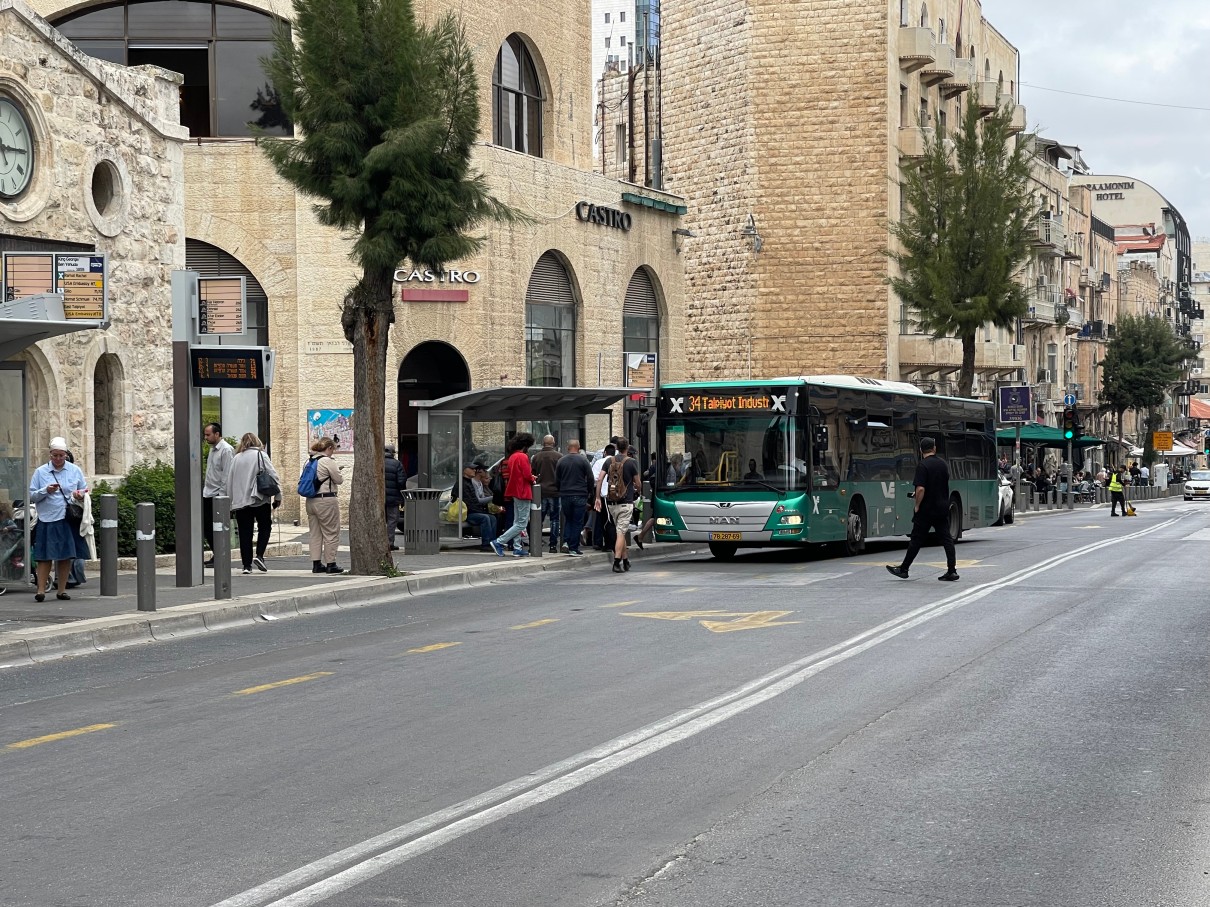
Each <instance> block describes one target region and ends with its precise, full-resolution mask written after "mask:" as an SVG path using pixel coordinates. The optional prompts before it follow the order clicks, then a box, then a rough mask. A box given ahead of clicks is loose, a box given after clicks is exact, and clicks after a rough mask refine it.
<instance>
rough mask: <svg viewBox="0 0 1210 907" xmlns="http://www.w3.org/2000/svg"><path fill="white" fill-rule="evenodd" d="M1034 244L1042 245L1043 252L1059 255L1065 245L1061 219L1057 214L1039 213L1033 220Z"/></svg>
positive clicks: (1064, 232) (1065, 237) (1065, 239)
mask: <svg viewBox="0 0 1210 907" xmlns="http://www.w3.org/2000/svg"><path fill="white" fill-rule="evenodd" d="M1034 245H1036V246H1040V247H1042V250H1043V251H1044V252H1050V253H1052V254H1055V255H1061V254H1062V253H1063V251H1064V250H1065V249H1066V246H1067V230H1066V229H1064V227H1063V219H1062V218H1061V217H1059V216H1058V215H1057V214H1047V213H1045V212H1043V213H1042V214H1039V215H1038V219H1037V220H1036V221H1034Z"/></svg>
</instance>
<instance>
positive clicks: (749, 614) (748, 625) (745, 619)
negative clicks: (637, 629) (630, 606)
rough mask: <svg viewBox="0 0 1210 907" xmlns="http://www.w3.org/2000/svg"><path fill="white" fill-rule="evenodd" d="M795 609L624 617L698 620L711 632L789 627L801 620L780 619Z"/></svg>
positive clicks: (631, 613)
mask: <svg viewBox="0 0 1210 907" xmlns="http://www.w3.org/2000/svg"><path fill="white" fill-rule="evenodd" d="M793 613H794V612H793V611H628V612H626V613H624V614H623V615H622V616H623V617H647V618H650V619H652V620H682V621H687V620H696V621H698V622H699V623H700V624H701V625H702V626H703V627H705V628H706V629H707V630H709V631H710V632H711V633H731V632H733V631H735V630H759V629H761V628H763V627H787V626H789V625H791V624H798V623H802V621H799V620H780V619H779V618H782V617H785V616H786V615H788V614H793ZM703 617H710V618H723V617H734V618H738V619H737V620H701V618H703Z"/></svg>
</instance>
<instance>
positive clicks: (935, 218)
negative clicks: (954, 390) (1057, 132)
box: [887, 97, 1039, 397]
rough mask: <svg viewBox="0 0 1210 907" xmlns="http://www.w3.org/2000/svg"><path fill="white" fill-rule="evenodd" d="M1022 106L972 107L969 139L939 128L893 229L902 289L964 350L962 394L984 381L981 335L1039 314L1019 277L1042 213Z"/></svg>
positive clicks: (971, 103)
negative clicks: (979, 368)
mask: <svg viewBox="0 0 1210 907" xmlns="http://www.w3.org/2000/svg"><path fill="white" fill-rule="evenodd" d="M1011 124H1012V108H1011V105H1007V104H1006V105H1004V106H1002V107H1000V108H999V109H998V110H996V111H995V112H994V113H992V114H990V115H988V116H986V117H984V116H983V115H982V114H981V112H980V109H979V107H978V105H977V104H976V102H975V100H974V98H973V97H971V98H970V99H968V101H967V105H966V108H965V110H964V112H963V115H962V122H961V126H960V129H959V131H958V132H957V134H956V135H954V136H953V138H952V139H951V137H950V136H948V135H946V134H945V132H944V131H943V130H938V131H937V132H936V133H935V134H934V135H933V137H932V138H929V139H927V140H926V142H925V150H924V155H923V158H922V159H920V160H918V161H911V162H907V163H906V164H905V166H904V168H903V172H902V178H901V187H902V192H903V200H904V205H903V207H904V215H903V217H902V219H900V220H898V221H893V222H892V223H891V228H890V229H891V235H892V237H893V238H894V239H895V240H896V242H897V246H896V248H893V249H890V250H888V253H887V254H888V255H889V256H890V257H891V259H892V260H893V261H894V262H895V263H896V264H897V265H898V266H899V271H900V274H899V276H895V277H891V278H890V279H889V282H890V285H891V287H892V289H894V291H895V293H896V294H897V295H898V296H899V298H900V299H901V300H902V301H903V302H904V303H905V304H906V305H907V306H908V307H909V308H910V309H911V310H912V311H913V312H914V313H915V317H914V321H915V323H916V325H917V326H918V327H919V328H920V329H922V330H923V331H925V332H927V333H929V334H931V335H932V336H933V337H936V338H942V337H955V338H957V339H958V340H960V341H961V342H962V365H961V370H960V371H959V374H958V393H959V394H960V395H961V396H964V397H968V396H970V393H971V388H972V386H973V385H974V378H975V332H976V331H978V329H979V328H981V327H984V326H986V325H992V326H995V327H1002V328H1013V327H1015V326H1016V322H1017V319H1018V318H1020V317H1022V316H1023V315H1025V313H1026V311H1027V310H1028V308H1029V303H1028V298H1027V296H1026V291H1025V288H1024V287H1023V286H1022V285H1021V284H1020V283H1018V282H1017V281H1016V280H1014V275H1016V274H1017V273H1018V271H1019V270H1020V269H1021V267H1022V266H1023V265H1024V264H1025V263H1026V261H1027V260H1028V259H1029V257H1030V255H1031V254H1032V251H1031V249H1032V247H1031V238H1032V236H1033V230H1034V223H1035V220H1036V218H1037V215H1038V213H1039V211H1038V205H1037V203H1036V202H1035V201H1034V199H1033V198H1032V194H1031V191H1030V151H1029V148H1030V145H1031V142H1030V140H1029V138H1028V137H1024V138H1017V137H1014V135H1013V133H1012V130H1011Z"/></svg>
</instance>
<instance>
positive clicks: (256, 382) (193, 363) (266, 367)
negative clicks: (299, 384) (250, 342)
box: [189, 346, 273, 388]
mask: <svg viewBox="0 0 1210 907" xmlns="http://www.w3.org/2000/svg"><path fill="white" fill-rule="evenodd" d="M272 357H273V353H272V351H271V350H269V349H268V348H267V347H260V346H254V347H234V346H215V347H196V346H195V347H192V348H191V349H190V350H189V366H190V368H189V371H190V376H191V378H192V381H193V386H194V387H217V388H231V387H252V388H262V387H272V386H273V374H272V373H273V364H272V361H273V360H272Z"/></svg>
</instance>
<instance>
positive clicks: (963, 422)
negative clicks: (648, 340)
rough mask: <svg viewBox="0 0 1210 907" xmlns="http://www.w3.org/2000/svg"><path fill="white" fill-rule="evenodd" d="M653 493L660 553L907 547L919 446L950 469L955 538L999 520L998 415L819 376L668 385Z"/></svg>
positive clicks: (957, 401)
mask: <svg viewBox="0 0 1210 907" xmlns="http://www.w3.org/2000/svg"><path fill="white" fill-rule="evenodd" d="M658 407H659V408H658V417H657V418H658V423H657V424H658V429H659V432H658V435H659V451H658V453H659V462H660V463H661V464H663V469H662V472H663V475H659V476H657V482H656V487H655V488H654V490H653V498H654V503H655V508H654V511H655V532H656V537H657V538H658V539H659V540H660V541H666V542H676V541H681V542H707V543H709V546H710V551H711V553H712V554H713V555H714V556H715V557H716V558H719V559H721V560H725V559H728V558H731V557H733V556H734V555H735V552H736V551H737V550H739V549H740V548H766V547H775V546H788V545H804V544H819V543H826V542H832V543H836V544H838V545H839V546H840V547H841V548H842V549H843V551H844V553H845V554H847V555H855V554H858V553H860V552H861V551H862V550H863V549H864V548H865V542H866V539H867V538H874V537H891V536H906V535H908V534H909V533H910V532H911V527H912V506H913V505H912V500H911V495H912V492H913V485H912V479H913V477H914V475H915V472H916V464H917V462H918V459H919V448H918V444H919V441H920V438H921V437H926V436H928V437H933V438H935V439H936V440H937V453H938V454H939V455H940V456H942V457H944V458H945V460H946V462H947V463H948V464H949V469H950V533H951V535H953V537H954V538H955V539H957V538H959V537H960V536H961V535H962V533H963V531H964V530H966V529H973V528H977V527H980V526H988V525H991V524H992V523H993V522H995V520H996V519H997V517H998V515H999V507H1000V503H999V480H998V474H997V462H996V433H995V422H994V412H993V409H992V404H991V403H988V402H985V401H982V400H965V399H961V398H958V397H939V396H935V395H931V394H925V393H923V392H922V391H921V390H920V389H919V388H917V387H915V386H914V385H911V384H906V383H900V382H895V381H881V380H878V379H874V378H857V377H850V376H846V375H818V376H810V377H797V378H776V379H771V380H767V381H742V382H710V383H694V384H668V385H664V386H662V387H661V388H660V391H659V403H658Z"/></svg>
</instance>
